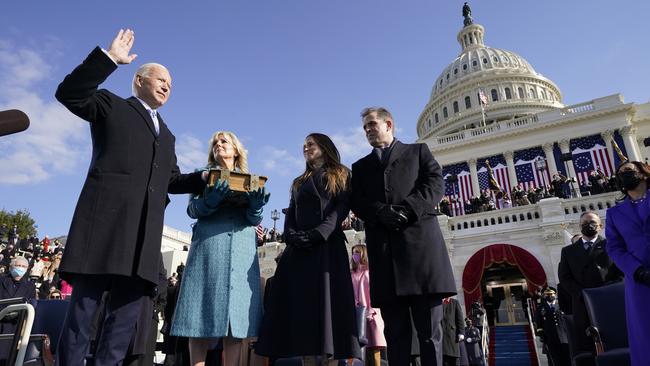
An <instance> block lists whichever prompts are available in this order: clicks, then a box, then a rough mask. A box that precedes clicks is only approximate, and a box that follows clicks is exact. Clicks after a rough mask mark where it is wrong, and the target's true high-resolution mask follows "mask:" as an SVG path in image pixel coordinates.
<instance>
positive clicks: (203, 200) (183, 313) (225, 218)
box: [171, 131, 269, 366]
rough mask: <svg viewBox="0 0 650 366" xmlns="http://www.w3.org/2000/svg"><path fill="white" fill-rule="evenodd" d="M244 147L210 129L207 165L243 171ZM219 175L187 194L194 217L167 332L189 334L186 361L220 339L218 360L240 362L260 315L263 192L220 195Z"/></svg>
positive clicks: (200, 359)
mask: <svg viewBox="0 0 650 366" xmlns="http://www.w3.org/2000/svg"><path fill="white" fill-rule="evenodd" d="M246 155H247V154H246V150H245V149H244V147H243V146H242V144H241V142H239V139H238V138H237V136H235V134H233V133H232V132H225V131H219V132H216V133H215V134H214V135H213V136H212V138H211V139H210V143H209V152H208V165H207V168H224V169H228V170H231V171H236V172H237V171H238V172H242V173H248V162H247V159H246ZM231 194H232V192H231V190H230V188H229V186H228V182H227V181H222V180H219V181H218V182H217V183H216V184H215V186H214V187H208V188H206V190H205V192H204V193H203V194H201V195H198V196H191V197H190V202H189V205H188V207H187V214H188V215H189V216H190V217H192V218H194V219H196V222H195V223H194V225H193V227H192V244H191V246H190V251H189V253H188V257H187V264H186V267H185V271H184V273H183V281H182V282H181V289H180V294H179V296H178V303H177V306H176V311H175V312H174V318H173V321H172V327H171V334H172V335H174V336H180V337H189V338H190V340H189V348H190V362H191V364H192V365H195V366H196V365H204V364H205V358H206V354H207V351H208V350H210V349H212V348H214V347H215V346H216V343H217V341H218V340H219V339H222V340H223V348H224V364H225V365H241V364H245V363H244V359H243V358H244V357H245V354H246V352H247V350H245V349H243V347H242V343H243V342H242V341H243V339H244V338H250V337H256V336H257V335H258V329H259V323H260V320H261V317H262V297H261V288H260V270H259V263H258V259H257V245H256V241H255V239H256V234H255V227H256V226H257V225H258V224H259V223H260V222H261V221H262V210H263V207H264V205H265V204H266V203H267V202H268V199H269V194H268V193H266V192H265V190H264V189H263V188H261V189H259V190H257V191H253V192H248V193H246V196H247V201H248V204H247V205H246V206H245V207H242V206H241V205H237V204H234V203H231V201H228V200H227V199H226V198H227V197H229V196H230V195H231Z"/></svg>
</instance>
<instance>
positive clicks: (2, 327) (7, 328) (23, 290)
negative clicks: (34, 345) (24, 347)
mask: <svg viewBox="0 0 650 366" xmlns="http://www.w3.org/2000/svg"><path fill="white" fill-rule="evenodd" d="M28 266H29V264H28V261H27V259H25V257H16V258H15V259H13V260H12V261H11V265H10V266H9V272H6V273H3V274H2V275H0V300H5V299H11V298H16V297H24V298H25V299H27V302H28V303H30V304H32V306H34V307H36V286H35V285H34V283H33V282H32V281H30V280H29V279H28V278H27V276H26V274H27V267H28ZM4 307H5V306H0V310H2V309H3V308H4ZM15 329H16V317H15V316H8V317H4V318H2V319H1V320H0V334H11V333H13V332H14V330H15Z"/></svg>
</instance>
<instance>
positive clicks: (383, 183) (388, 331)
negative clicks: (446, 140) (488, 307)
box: [351, 108, 456, 366]
mask: <svg viewBox="0 0 650 366" xmlns="http://www.w3.org/2000/svg"><path fill="white" fill-rule="evenodd" d="M362 121H363V129H364V131H365V133H366V138H367V139H368V142H369V143H370V145H371V146H372V147H373V151H372V152H371V153H370V154H368V155H367V156H365V157H363V158H361V159H360V160H358V161H357V162H356V163H354V164H353V165H352V199H351V202H352V209H353V211H354V213H355V214H356V215H357V216H358V217H360V218H361V219H362V220H363V221H364V222H365V223H366V243H367V245H368V258H369V269H370V273H371V274H370V298H371V302H372V306H373V307H378V308H380V309H381V314H382V317H383V318H384V322H385V331H384V333H385V335H386V341H387V343H388V348H387V350H388V362H389V363H390V364H391V365H392V366H402V365H408V360H409V354H410V351H411V344H410V343H411V342H410V340H411V327H410V326H409V325H410V321H409V314H410V313H411V314H412V315H413V321H414V324H415V329H416V332H417V337H418V340H419V342H420V358H421V361H422V365H427V366H428V365H441V364H442V344H441V340H442V331H441V328H440V321H441V320H442V303H441V301H442V299H443V298H444V297H448V296H452V295H455V294H456V286H455V284H454V277H453V272H452V269H451V262H450V260H449V254H448V252H447V247H446V245H445V242H444V239H443V237H442V233H441V231H440V227H439V226H438V221H437V219H436V216H435V207H436V205H437V204H438V202H440V200H441V199H442V196H443V195H444V181H443V179H442V174H441V168H440V165H439V164H438V162H437V161H436V160H435V159H434V158H433V156H432V155H431V151H429V148H428V147H427V145H425V144H403V143H401V142H399V141H398V140H397V139H395V138H394V128H395V124H394V122H393V117H392V116H391V114H390V112H388V110H386V109H385V108H367V109H365V110H364V111H363V112H362ZM409 310H410V313H409Z"/></svg>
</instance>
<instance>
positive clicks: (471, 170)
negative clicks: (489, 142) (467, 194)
mask: <svg viewBox="0 0 650 366" xmlns="http://www.w3.org/2000/svg"><path fill="white" fill-rule="evenodd" d="M467 163H468V164H469V173H470V175H471V176H472V190H473V191H474V196H477V195H478V194H479V193H481V186H480V185H479V183H478V171H477V169H476V159H474V158H472V159H469V160H467Z"/></svg>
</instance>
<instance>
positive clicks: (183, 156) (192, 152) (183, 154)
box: [176, 134, 208, 173]
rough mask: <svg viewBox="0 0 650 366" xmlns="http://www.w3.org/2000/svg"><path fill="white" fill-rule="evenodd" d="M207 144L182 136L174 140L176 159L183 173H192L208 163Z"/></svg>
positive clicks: (192, 137)
mask: <svg viewBox="0 0 650 366" xmlns="http://www.w3.org/2000/svg"><path fill="white" fill-rule="evenodd" d="M207 146H208V144H207V142H203V141H201V140H199V139H198V138H196V137H194V136H192V135H189V134H183V135H181V136H180V138H179V139H178V140H176V158H177V160H178V166H179V167H180V169H181V172H183V173H189V172H193V171H194V170H195V169H198V168H200V167H203V166H205V165H206V163H207V161H208V147H207Z"/></svg>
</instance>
